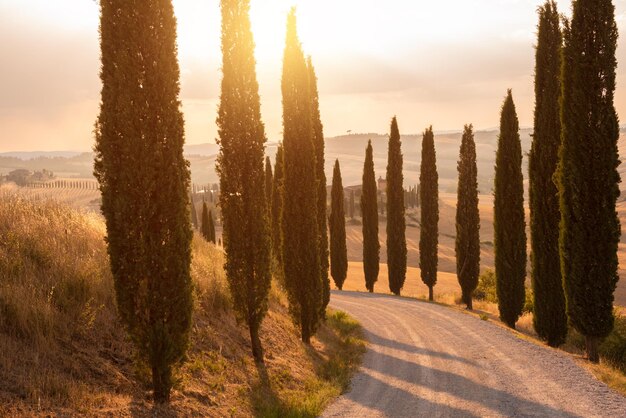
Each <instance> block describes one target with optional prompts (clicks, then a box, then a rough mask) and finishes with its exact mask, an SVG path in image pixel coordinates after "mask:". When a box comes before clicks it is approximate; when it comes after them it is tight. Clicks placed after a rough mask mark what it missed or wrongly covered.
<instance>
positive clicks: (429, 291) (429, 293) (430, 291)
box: [428, 286, 434, 302]
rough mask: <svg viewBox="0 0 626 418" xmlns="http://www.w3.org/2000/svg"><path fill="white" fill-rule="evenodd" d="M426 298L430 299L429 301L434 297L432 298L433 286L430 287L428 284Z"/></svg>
mask: <svg viewBox="0 0 626 418" xmlns="http://www.w3.org/2000/svg"><path fill="white" fill-rule="evenodd" d="M428 300H429V301H431V302H432V301H433V300H434V298H433V288H432V286H430V287H429V288H428Z"/></svg>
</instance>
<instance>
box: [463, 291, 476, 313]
mask: <svg viewBox="0 0 626 418" xmlns="http://www.w3.org/2000/svg"><path fill="white" fill-rule="evenodd" d="M463 302H465V304H466V305H467V309H468V310H469V311H471V310H472V309H474V308H473V306H472V295H471V294H469V295H463Z"/></svg>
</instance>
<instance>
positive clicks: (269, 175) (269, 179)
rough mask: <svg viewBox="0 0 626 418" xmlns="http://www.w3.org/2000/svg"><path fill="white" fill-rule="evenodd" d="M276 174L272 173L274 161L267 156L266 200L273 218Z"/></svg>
mask: <svg viewBox="0 0 626 418" xmlns="http://www.w3.org/2000/svg"><path fill="white" fill-rule="evenodd" d="M273 184H274V176H273V175H272V162H271V161H270V157H265V201H266V202H267V203H266V205H267V214H268V216H269V217H270V219H271V218H272V186H273Z"/></svg>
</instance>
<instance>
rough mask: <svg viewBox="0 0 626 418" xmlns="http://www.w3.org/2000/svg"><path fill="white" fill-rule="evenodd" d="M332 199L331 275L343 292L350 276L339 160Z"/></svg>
mask: <svg viewBox="0 0 626 418" xmlns="http://www.w3.org/2000/svg"><path fill="white" fill-rule="evenodd" d="M330 199H331V203H330V222H329V223H330V275H331V276H332V277H333V281H334V282H335V285H336V286H337V288H338V289H339V290H341V289H342V288H343V282H345V281H346V276H347V275H348V248H347V247H346V214H345V211H344V207H343V199H344V197H343V182H342V180H341V169H340V168H339V160H335V168H334V170H333V186H332V190H331V194H330Z"/></svg>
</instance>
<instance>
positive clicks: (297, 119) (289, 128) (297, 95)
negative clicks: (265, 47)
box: [281, 9, 324, 344]
mask: <svg viewBox="0 0 626 418" xmlns="http://www.w3.org/2000/svg"><path fill="white" fill-rule="evenodd" d="M281 89H282V96H283V158H284V177H283V205H282V207H283V210H282V249H283V265H284V274H285V285H286V290H287V294H288V298H289V309H290V311H291V314H292V316H293V318H294V321H295V322H296V324H297V325H299V326H300V329H301V335H302V341H303V342H304V343H306V344H309V343H310V340H311V336H312V335H313V334H314V333H315V332H316V331H317V328H318V326H319V323H320V319H321V315H320V314H321V312H322V302H323V297H324V296H323V295H324V290H323V284H322V280H321V272H320V251H319V227H318V217H317V212H318V210H317V207H318V204H319V202H318V200H317V186H318V183H317V175H316V167H317V166H316V147H315V144H314V142H313V140H314V138H313V127H312V118H311V107H312V106H311V94H310V81H309V69H308V67H307V64H306V61H305V59H304V53H303V52H302V45H301V44H300V41H299V39H298V35H297V29H296V14H295V9H292V10H291V12H290V13H289V16H288V18H287V39H286V44H285V53H284V59H283V75H282V80H281Z"/></svg>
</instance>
